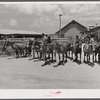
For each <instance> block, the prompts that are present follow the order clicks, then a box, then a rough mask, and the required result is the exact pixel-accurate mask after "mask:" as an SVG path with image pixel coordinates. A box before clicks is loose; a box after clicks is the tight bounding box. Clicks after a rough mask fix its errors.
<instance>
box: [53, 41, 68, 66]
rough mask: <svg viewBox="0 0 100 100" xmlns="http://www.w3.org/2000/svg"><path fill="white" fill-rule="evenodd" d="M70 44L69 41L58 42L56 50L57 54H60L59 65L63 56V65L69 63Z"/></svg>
mask: <svg viewBox="0 0 100 100" xmlns="http://www.w3.org/2000/svg"><path fill="white" fill-rule="evenodd" d="M68 44H69V43H68V42H67V41H57V42H56V47H55V49H56V52H57V53H58V57H59V63H60V62H61V55H62V62H63V65H64V64H65V62H67V52H68ZM65 56H66V57H65ZM64 58H66V59H64Z"/></svg>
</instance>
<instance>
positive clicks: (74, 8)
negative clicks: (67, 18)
mask: <svg viewBox="0 0 100 100" xmlns="http://www.w3.org/2000/svg"><path fill="white" fill-rule="evenodd" d="M62 6H63V10H64V12H65V13H66V14H67V13H68V14H70V15H75V16H80V17H82V16H83V17H84V16H91V15H98V14H100V12H99V9H98V7H97V5H96V4H69V5H65V4H64V5H62Z"/></svg>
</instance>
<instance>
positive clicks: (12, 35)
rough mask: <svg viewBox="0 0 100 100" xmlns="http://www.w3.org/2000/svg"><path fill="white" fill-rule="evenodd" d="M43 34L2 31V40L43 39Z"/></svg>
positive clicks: (0, 30)
mask: <svg viewBox="0 0 100 100" xmlns="http://www.w3.org/2000/svg"><path fill="white" fill-rule="evenodd" d="M41 36H42V33H38V32H35V31H24V30H10V29H0V39H3V38H4V37H7V38H41Z"/></svg>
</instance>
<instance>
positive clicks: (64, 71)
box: [0, 56, 100, 89]
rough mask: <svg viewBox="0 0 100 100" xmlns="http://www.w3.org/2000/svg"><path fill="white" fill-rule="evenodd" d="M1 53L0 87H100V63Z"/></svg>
mask: <svg viewBox="0 0 100 100" xmlns="http://www.w3.org/2000/svg"><path fill="white" fill-rule="evenodd" d="M29 59H31V57H27V58H19V59H15V58H14V57H13V56H9V57H8V56H7V57H2V56H1V57H0V89H100V65H99V64H97V63H95V65H91V64H90V65H88V64H85V63H82V64H78V63H75V62H73V61H71V60H70V59H68V62H67V63H66V64H65V65H64V66H63V65H60V66H57V67H54V65H56V64H57V63H52V64H51V65H46V66H41V65H42V64H43V63H44V62H43V61H38V60H37V59H35V60H29Z"/></svg>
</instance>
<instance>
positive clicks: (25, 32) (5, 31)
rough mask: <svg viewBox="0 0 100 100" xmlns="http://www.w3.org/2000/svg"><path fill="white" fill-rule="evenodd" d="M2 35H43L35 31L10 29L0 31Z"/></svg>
mask: <svg viewBox="0 0 100 100" xmlns="http://www.w3.org/2000/svg"><path fill="white" fill-rule="evenodd" d="M0 34H7V35H8V34H31V35H32V34H37V35H41V34H42V33H38V32H35V31H25V30H10V29H0Z"/></svg>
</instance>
